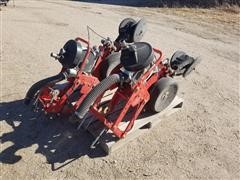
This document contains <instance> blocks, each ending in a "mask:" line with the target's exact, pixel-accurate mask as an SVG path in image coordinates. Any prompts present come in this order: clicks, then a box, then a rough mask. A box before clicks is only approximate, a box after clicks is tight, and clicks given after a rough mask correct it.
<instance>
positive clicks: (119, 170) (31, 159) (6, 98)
mask: <svg viewBox="0 0 240 180" xmlns="http://www.w3.org/2000/svg"><path fill="white" fill-rule="evenodd" d="M15 4H16V6H15V7H13V6H12V2H10V3H9V6H8V7H6V8H5V7H3V8H2V10H1V11H0V18H1V21H0V23H1V24H0V26H1V39H0V41H1V83H0V84H1V95H0V125H1V130H0V139H1V154H0V161H1V162H0V163H1V165H0V167H1V169H0V170H1V172H0V178H1V179H3V180H8V179H197V178H200V179H239V178H240V159H239V158H240V152H239V150H240V149H239V145H240V143H239V139H240V135H239V115H240V114H239V109H240V108H239V105H240V102H239V92H240V91H239V82H240V81H239V78H240V75H239V74H240V73H239V70H240V69H239V57H240V56H239V50H240V44H239V42H240V39H239V37H240V32H239V27H240V26H239V18H240V17H239V14H237V13H236V12H227V11H221V10H196V9H195V10H191V11H190V10H188V9H182V10H176V9H150V8H134V7H127V6H117V5H106V4H97V3H82V2H77V1H57V0H56V1H50V0H41V1H40V0H39V1H35V0H31V1H30V0H29V1H20V0H15ZM125 17H136V18H140V17H145V18H146V20H147V22H148V31H147V33H146V36H145V37H144V40H145V41H148V42H150V43H151V44H152V45H153V46H154V47H157V48H160V49H161V50H162V51H163V52H164V54H165V56H166V57H170V56H171V55H172V54H173V52H175V51H176V50H184V51H186V52H188V53H189V54H191V55H193V56H201V57H202V63H201V65H200V66H199V67H198V69H197V70H196V71H195V72H194V73H192V75H191V76H189V77H188V78H186V79H180V78H177V80H178V81H179V84H180V92H179V96H180V97H183V98H184V107H183V109H182V110H180V111H179V112H177V113H176V114H174V115H172V116H171V117H169V118H166V119H164V120H163V121H162V122H161V123H160V124H159V126H157V127H155V128H153V129H151V130H150V131H149V132H148V133H146V134H145V135H144V136H141V137H139V138H138V139H136V140H135V141H133V142H131V144H128V145H127V146H125V147H122V148H121V149H120V150H119V151H117V152H116V153H113V154H111V155H109V156H105V155H104V153H103V152H102V151H101V149H100V148H97V149H96V150H90V149H88V147H89V145H90V143H91V140H92V138H91V136H90V135H88V134H87V133H85V132H77V131H76V130H75V128H74V127H73V126H72V125H70V124H68V123H67V122H66V121H64V120H47V119H46V118H44V117H43V116H39V115H36V114H34V113H32V112H31V111H30V109H29V108H27V107H25V106H24V105H23V104H22V99H23V98H24V96H25V93H26V91H27V89H28V88H29V87H30V85H32V84H33V83H34V82H36V81H37V80H40V79H42V78H44V77H47V76H50V75H54V74H56V73H58V71H59V69H60V64H59V63H57V62H55V61H53V60H52V59H51V58H49V54H50V52H52V51H54V52H55V51H58V49H59V48H60V47H62V45H63V44H64V43H65V42H66V41H67V40H68V39H71V38H75V37H77V36H81V37H87V32H86V26H87V25H89V26H91V27H92V28H94V29H95V30H96V31H97V32H98V33H100V34H102V35H104V36H109V37H112V38H115V37H116V35H117V28H118V24H119V22H120V21H121V20H122V19H123V18H125Z"/></svg>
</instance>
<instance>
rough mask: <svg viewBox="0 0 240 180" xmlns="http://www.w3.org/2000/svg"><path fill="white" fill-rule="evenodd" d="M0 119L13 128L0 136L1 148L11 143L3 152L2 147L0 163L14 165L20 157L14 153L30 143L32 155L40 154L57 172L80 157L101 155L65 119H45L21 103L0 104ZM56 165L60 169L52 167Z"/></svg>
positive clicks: (101, 154) (21, 101)
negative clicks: (33, 150)
mask: <svg viewBox="0 0 240 180" xmlns="http://www.w3.org/2000/svg"><path fill="white" fill-rule="evenodd" d="M0 117H1V119H0V120H1V121H4V122H6V123H7V124H8V125H10V126H11V127H12V129H13V131H11V132H7V133H4V134H3V135H2V136H1V137H0V140H1V143H2V144H3V145H4V143H5V142H8V141H10V142H12V143H13V145H11V146H10V147H7V148H5V149H4V146H3V145H2V149H1V150H2V152H1V153H0V161H1V162H2V163H6V164H15V163H18V162H19V161H20V160H21V159H22V157H21V156H18V155H16V154H15V153H16V152H17V151H18V150H20V149H25V148H28V147H30V146H32V145H34V144H37V145H38V148H37V149H36V151H35V153H41V154H42V155H44V156H45V157H46V159H47V162H48V163H49V164H51V165H52V170H58V169H60V168H61V167H63V166H66V165H67V164H69V163H71V162H72V161H74V160H76V159H78V158H80V157H81V156H83V155H87V156H89V157H90V158H95V157H102V156H105V154H104V152H103V151H102V150H101V149H100V148H97V149H94V150H92V149H90V148H89V147H90V144H91V142H92V140H93V139H92V137H91V136H90V135H89V134H88V133H86V132H81V131H77V130H76V127H75V126H74V125H72V124H70V123H69V122H67V121H66V119H65V120H64V119H48V118H46V116H45V115H43V113H34V112H32V111H31V110H30V108H29V107H26V106H25V105H23V100H17V101H12V102H6V103H5V102H3V103H0ZM1 123H3V122H1ZM56 163H60V166H59V167H55V165H56Z"/></svg>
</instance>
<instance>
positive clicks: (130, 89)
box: [90, 48, 169, 138]
mask: <svg viewBox="0 0 240 180" xmlns="http://www.w3.org/2000/svg"><path fill="white" fill-rule="evenodd" d="M153 50H154V53H155V55H156V61H155V62H154V64H153V65H152V66H151V67H150V68H149V69H148V70H147V71H146V72H144V74H143V75H142V76H141V77H140V78H139V79H138V81H137V82H135V84H134V85H130V84H129V85H127V86H126V87H124V88H118V89H117V91H116V92H115V93H114V95H113V97H112V99H111V100H110V102H109V103H108V112H107V113H105V114H104V113H103V112H102V111H101V112H100V111H99V108H98V107H99V102H100V100H101V98H102V96H100V97H99V98H98V100H97V101H95V103H94V104H93V106H92V107H91V108H90V112H91V113H92V114H93V115H94V116H95V117H96V118H97V119H98V120H99V121H101V122H102V123H103V124H104V125H105V126H106V127H107V128H108V129H110V130H111V131H112V132H113V133H114V134H115V135H116V136H117V137H119V138H124V137H125V136H126V134H127V132H129V131H130V130H131V128H132V127H133V125H134V121H135V120H136V119H137V117H138V116H139V114H140V113H141V112H142V110H143V108H144V106H145V104H146V103H147V102H148V101H149V99H150V94H149V89H150V87H151V86H152V85H153V84H154V83H156V82H157V81H158V80H159V79H160V78H161V77H164V76H166V75H169V74H168V73H169V72H168V69H167V67H166V66H165V65H163V64H162V60H163V54H162V52H161V51H160V50H158V49H155V48H154V49H153ZM155 69H157V72H155V73H153V74H151V73H152V72H153V71H154V70H155ZM121 102H124V106H123V107H121V110H120V113H119V114H118V115H117V117H116V118H114V119H108V118H107V117H108V116H109V115H111V114H112V113H113V112H114V111H115V110H116V107H117V106H118V105H119V104H120V103H121ZM131 109H133V110H132V111H131ZM130 111H131V112H130ZM129 112H130V113H131V117H130V119H128V124H127V126H126V128H125V129H124V130H122V129H120V128H119V125H120V124H121V122H123V121H124V120H125V119H124V118H126V115H127V113H129Z"/></svg>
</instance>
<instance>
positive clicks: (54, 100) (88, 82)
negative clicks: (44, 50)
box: [38, 37, 113, 115]
mask: <svg viewBox="0 0 240 180" xmlns="http://www.w3.org/2000/svg"><path fill="white" fill-rule="evenodd" d="M75 40H76V41H79V42H81V43H83V44H85V45H86V46H87V52H86V55H85V57H84V60H83V62H82V64H81V67H80V69H79V71H78V73H77V77H75V78H68V79H67V82H66V83H65V87H64V88H62V89H59V91H60V92H59V94H58V95H57V96H56V97H53V95H52V94H51V93H52V92H53V91H52V90H51V88H53V86H54V85H52V86H51V85H49V86H48V87H45V88H43V89H42V90H41V92H40V93H39V97H38V99H39V101H40V102H41V104H42V107H43V110H44V111H45V112H47V113H53V114H57V113H59V114H62V115H69V114H71V113H73V112H74V111H75V110H76V109H77V108H78V107H79V105H80V104H81V102H82V101H83V99H84V98H85V97H86V95H87V94H88V93H89V92H90V91H91V90H92V88H93V87H94V86H95V85H96V84H98V83H99V80H98V77H99V76H100V72H99V71H100V68H99V67H100V65H101V63H102V62H103V60H104V59H105V58H106V57H107V56H108V55H109V54H110V53H111V51H112V50H113V49H111V48H109V47H103V46H99V49H100V55H99V56H98V59H97V60H96V64H95V66H94V69H93V73H92V74H86V73H84V72H83V71H82V69H83V68H84V66H85V64H86V61H87V59H88V57H89V55H90V52H91V50H92V49H91V47H90V43H89V42H88V41H87V40H85V39H83V38H80V37H77V38H76V39H75ZM63 71H65V69H64V68H62V70H61V72H63ZM76 91H79V94H80V96H79V98H78V100H77V101H76V102H75V104H74V105H72V104H71V103H70V104H69V102H68V99H69V97H70V96H71V95H72V94H73V93H74V92H76Z"/></svg>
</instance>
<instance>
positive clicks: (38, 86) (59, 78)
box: [24, 72, 65, 105]
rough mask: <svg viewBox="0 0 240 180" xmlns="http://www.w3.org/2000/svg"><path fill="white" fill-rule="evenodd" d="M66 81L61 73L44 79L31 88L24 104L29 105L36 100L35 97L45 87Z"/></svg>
mask: <svg viewBox="0 0 240 180" xmlns="http://www.w3.org/2000/svg"><path fill="white" fill-rule="evenodd" d="M64 79H65V75H64V73H62V72H61V73H59V74H58V75H55V76H51V77H48V78H46V79H42V80H40V81H38V82H36V83H35V84H33V85H32V86H31V88H30V89H29V90H28V92H27V94H26V96H25V98H24V104H26V105H29V103H30V102H31V100H32V99H33V98H34V95H35V94H36V93H37V92H38V91H39V90H40V89H41V88H42V87H44V86H46V85H47V84H52V83H57V82H59V81H62V80H64Z"/></svg>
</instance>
